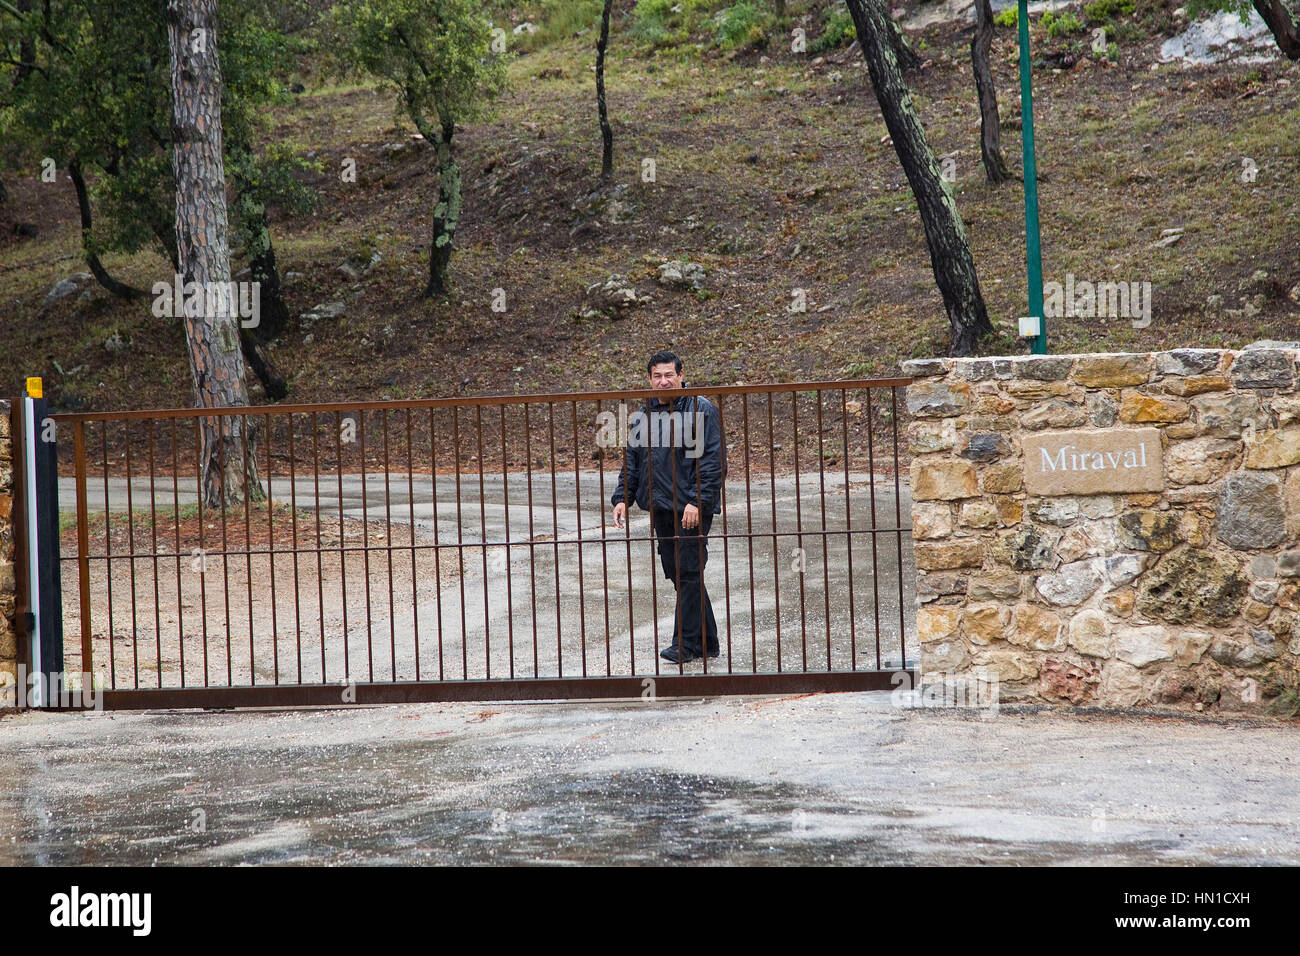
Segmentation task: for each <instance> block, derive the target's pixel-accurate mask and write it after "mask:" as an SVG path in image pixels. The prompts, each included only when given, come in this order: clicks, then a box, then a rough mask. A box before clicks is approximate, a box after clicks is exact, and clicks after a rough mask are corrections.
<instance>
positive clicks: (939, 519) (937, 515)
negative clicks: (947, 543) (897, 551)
mask: <svg viewBox="0 0 1300 956" xmlns="http://www.w3.org/2000/svg"><path fill="white" fill-rule="evenodd" d="M950 534H952V508H951V507H950V506H949V505H947V504H929V503H927V502H922V501H914V502H912V537H913V538H915V539H916V540H918V541H925V540H928V539H931V538H946V537H948V536H949V535H950Z"/></svg>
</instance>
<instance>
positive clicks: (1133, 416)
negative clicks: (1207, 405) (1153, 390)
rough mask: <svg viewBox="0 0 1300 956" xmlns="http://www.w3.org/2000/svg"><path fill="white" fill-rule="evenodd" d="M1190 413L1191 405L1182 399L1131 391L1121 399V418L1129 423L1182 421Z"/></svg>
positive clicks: (1125, 393)
mask: <svg viewBox="0 0 1300 956" xmlns="http://www.w3.org/2000/svg"><path fill="white" fill-rule="evenodd" d="M1190 414H1191V406H1189V405H1188V404H1187V403H1186V402H1184V401H1183V400H1182V399H1177V398H1160V397H1159V396H1156V395H1144V394H1142V393H1141V392H1129V391H1126V392H1124V393H1123V395H1122V396H1121V399H1120V405H1119V420H1120V421H1122V422H1124V423H1125V424H1127V425H1138V424H1144V423H1148V422H1152V423H1159V422H1181V421H1182V420H1183V419H1184V418H1186V417H1187V416H1188V415H1190Z"/></svg>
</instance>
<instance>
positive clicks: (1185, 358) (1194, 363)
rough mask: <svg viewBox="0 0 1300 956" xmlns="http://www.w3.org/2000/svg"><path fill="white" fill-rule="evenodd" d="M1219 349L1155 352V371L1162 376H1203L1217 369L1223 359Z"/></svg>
mask: <svg viewBox="0 0 1300 956" xmlns="http://www.w3.org/2000/svg"><path fill="white" fill-rule="evenodd" d="M1223 354H1224V353H1223V351H1222V350H1220V349H1174V350H1172V351H1170V352H1156V353H1155V354H1154V356H1153V358H1154V359H1155V366H1156V370H1157V371H1158V372H1160V373H1161V374H1162V375H1204V374H1206V373H1207V372H1213V371H1215V370H1216V369H1218V367H1219V362H1220V361H1221V360H1222V358H1223Z"/></svg>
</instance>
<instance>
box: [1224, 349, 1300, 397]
mask: <svg viewBox="0 0 1300 956" xmlns="http://www.w3.org/2000/svg"><path fill="white" fill-rule="evenodd" d="M1228 371H1229V373H1230V374H1231V376H1232V384H1233V385H1235V386H1237V388H1290V387H1291V386H1292V385H1293V384H1294V378H1293V376H1292V370H1291V357H1290V356H1289V355H1288V354H1287V353H1286V352H1284V351H1282V350H1281V349H1247V350H1245V351H1242V352H1240V353H1239V354H1238V355H1237V358H1236V360H1235V361H1233V363H1232V367H1231V368H1230V369H1229V370H1228Z"/></svg>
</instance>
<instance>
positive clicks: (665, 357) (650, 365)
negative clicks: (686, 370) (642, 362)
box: [645, 349, 682, 375]
mask: <svg viewBox="0 0 1300 956" xmlns="http://www.w3.org/2000/svg"><path fill="white" fill-rule="evenodd" d="M665 362H672V363H673V365H674V366H676V371H677V373H678V374H681V371H682V360H681V359H679V358H678V357H677V356H676V355H674V354H673V353H672V352H669V351H668V350H667V349H660V350H659V351H658V352H656V353H655V354H654V355H652V356H650V361H649V362H647V363H646V366H645V372H646V374H647V375H649V374H650V373H651V372H652V371H653V370H654V367H655V366H656V365H663V364H664V363H665Z"/></svg>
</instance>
